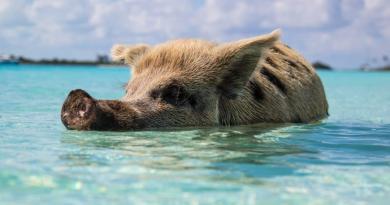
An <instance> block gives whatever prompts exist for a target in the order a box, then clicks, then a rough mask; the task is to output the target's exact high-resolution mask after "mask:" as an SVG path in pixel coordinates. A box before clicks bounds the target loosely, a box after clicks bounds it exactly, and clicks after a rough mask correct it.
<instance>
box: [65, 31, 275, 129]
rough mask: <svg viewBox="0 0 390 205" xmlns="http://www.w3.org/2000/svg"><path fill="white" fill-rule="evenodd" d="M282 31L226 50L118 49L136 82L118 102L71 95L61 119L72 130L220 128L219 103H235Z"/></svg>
mask: <svg viewBox="0 0 390 205" xmlns="http://www.w3.org/2000/svg"><path fill="white" fill-rule="evenodd" d="M278 39H279V31H274V32H272V33H270V34H267V35H263V36H258V37H254V38H249V39H244V40H240V41H237V42H232V43H226V44H214V43H209V42H206V41H201V40H175V41H170V42H167V43H164V44H160V45H156V46H153V47H151V46H148V45H134V46H125V45H116V46H114V47H113V49H112V57H113V59H114V60H120V61H124V62H125V63H126V64H128V65H130V67H131V70H132V75H131V76H132V78H131V79H130V81H129V82H128V83H127V85H126V94H125V96H124V97H123V98H122V99H120V100H97V99H94V98H93V97H91V96H90V95H89V94H88V93H86V92H85V91H83V90H73V91H71V92H70V93H69V95H68V97H67V99H66V100H65V102H64V105H63V107H62V112H61V119H62V122H63V123H64V125H65V126H66V127H67V128H68V129H77V130H138V129H147V128H158V127H184V126H212V125H217V124H219V117H218V116H219V109H220V106H219V104H220V103H219V102H220V101H222V100H231V99H235V98H236V97H237V96H239V95H240V92H241V91H242V89H243V88H244V87H245V85H246V84H247V83H248V80H249V78H250V76H251V74H252V72H253V71H254V69H255V68H256V66H257V64H258V63H259V61H260V60H261V59H262V58H263V57H264V55H265V52H266V51H267V49H268V48H269V47H271V46H272V45H273V44H274V43H275V42H276V41H277V40H278Z"/></svg>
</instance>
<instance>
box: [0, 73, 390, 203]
mask: <svg viewBox="0 0 390 205" xmlns="http://www.w3.org/2000/svg"><path fill="white" fill-rule="evenodd" d="M129 75H130V74H129V71H128V70H127V69H123V68H110V67H67V66H24V65H19V66H0V204H136V203H137V204H387V202H388V201H389V200H390V166H389V165H390V73H374V72H373V73H367V72H366V73H365V72H320V76H321V78H322V80H323V83H324V85H325V88H326V94H327V97H328V101H329V104H330V111H329V113H330V117H329V118H328V119H326V120H324V121H322V122H319V123H315V124H307V125H284V126H280V127H277V128H275V127H271V126H269V125H261V124H259V125H250V126H237V127H229V128H223V127H215V128H190V129H175V130H164V131H143V132H141V131H140V132H92V131H91V132H79V131H69V130H66V129H65V128H64V127H63V125H62V124H61V122H60V109H61V106H62V102H63V100H64V99H65V97H66V96H67V94H68V92H69V91H70V90H71V89H75V88H83V89H85V90H87V91H88V92H89V93H90V94H91V95H92V96H94V97H95V98H105V99H107V98H108V99H115V98H120V97H121V96H122V95H123V93H124V91H123V89H122V86H123V84H124V83H125V82H126V81H127V80H128V78H129Z"/></svg>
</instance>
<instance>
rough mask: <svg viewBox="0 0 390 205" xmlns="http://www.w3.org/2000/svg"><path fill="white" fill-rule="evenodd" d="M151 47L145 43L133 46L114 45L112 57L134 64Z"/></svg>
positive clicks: (115, 59)
mask: <svg viewBox="0 0 390 205" xmlns="http://www.w3.org/2000/svg"><path fill="white" fill-rule="evenodd" d="M149 49H150V47H149V46H148V45H145V44H138V45H133V46H128V45H121V44H117V45H114V46H113V47H112V49H111V57H112V59H113V60H114V61H124V62H125V63H126V64H129V65H134V64H135V63H136V62H137V60H138V59H139V57H141V56H142V55H143V54H145V53H146V52H147V51H148V50H149Z"/></svg>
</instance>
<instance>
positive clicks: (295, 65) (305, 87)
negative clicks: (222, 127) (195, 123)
mask: <svg viewBox="0 0 390 205" xmlns="http://www.w3.org/2000/svg"><path fill="white" fill-rule="evenodd" d="M219 107H220V117H219V119H220V123H222V124H247V123H255V122H310V121H315V120H318V119H321V118H324V117H326V116H327V111H328V104H327V101H326V97H325V92H324V88H323V85H322V83H321V80H320V78H319V77H318V75H317V74H316V71H315V69H314V68H313V67H312V66H311V64H310V63H308V62H307V61H306V60H305V59H304V58H303V57H302V56H301V55H299V54H298V53H297V52H296V51H294V50H293V49H291V48H289V47H288V46H286V45H284V44H282V43H277V44H276V45H275V46H274V47H272V48H271V49H270V52H269V53H268V55H267V57H266V58H265V59H264V60H263V61H262V62H259V64H258V67H257V68H256V70H255V72H254V73H253V74H252V77H251V80H250V81H249V83H248V84H247V86H246V88H245V90H244V91H243V93H242V96H240V97H239V98H238V99H236V100H227V99H221V101H220V106H219Z"/></svg>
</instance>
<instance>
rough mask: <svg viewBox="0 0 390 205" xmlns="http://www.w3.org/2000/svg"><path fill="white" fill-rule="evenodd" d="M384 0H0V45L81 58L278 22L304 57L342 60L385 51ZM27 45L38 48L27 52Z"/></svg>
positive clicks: (255, 31)
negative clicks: (115, 46)
mask: <svg viewBox="0 0 390 205" xmlns="http://www.w3.org/2000/svg"><path fill="white" fill-rule="evenodd" d="M386 1H387V0H261V1H255V0H242V1H236V0H204V1H196V0H165V1H162V0H150V1H141V0H85V1H79V0H56V1H52V0H0V49H6V51H7V52H14V53H17V54H25V55H36V56H37V57H39V56H38V55H40V56H44V55H49V54H50V55H62V56H60V57H67V56H70V57H79V56H80V57H81V58H84V57H92V56H93V55H95V54H96V52H104V51H108V49H109V47H110V46H111V45H112V44H113V43H118V42H125V43H136V42H146V43H158V42H161V41H165V40H168V39H173V38H179V37H197V38H207V39H211V40H217V41H226V40H232V39H239V38H243V37H248V36H252V35H259V34H261V33H265V32H269V31H271V30H272V29H274V28H277V27H282V28H283V29H284V36H283V39H285V40H287V41H288V43H290V44H292V45H293V46H294V47H297V48H298V49H299V50H301V51H302V52H303V53H304V54H305V55H306V56H308V57H309V59H312V60H314V59H323V58H325V59H326V60H329V61H331V62H330V63H332V61H333V59H337V58H339V59H342V56H346V57H348V58H351V55H352V54H353V56H354V58H356V59H345V60H344V61H345V62H344V63H345V64H347V63H350V64H353V63H355V64H354V65H357V64H360V62H362V61H364V60H362V59H361V58H362V56H364V55H367V52H366V51H367V50H369V51H371V52H372V53H371V54H369V55H379V54H380V53H386V52H387V53H389V46H390V45H389V44H390V39H389V36H390V26H389V24H390V23H389V22H390V6H389V4H388V3H387V2H386ZM31 45H34V48H35V49H36V50H38V52H31V51H32V50H33V49H32V48H31V47H32V46H31ZM59 49H61V52H59ZM27 51H28V52H29V53H25V52H27ZM0 52H4V51H3V50H0ZM81 55H82V56H81ZM332 57H333V58H332ZM334 63H335V64H336V65H337V64H340V65H341V64H342V63H343V62H341V61H334Z"/></svg>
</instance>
